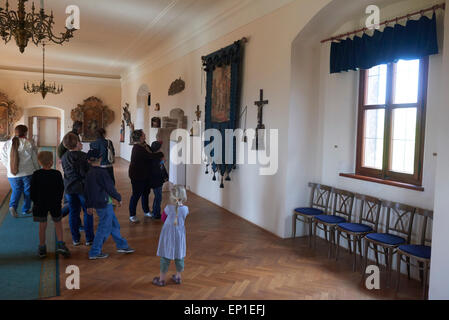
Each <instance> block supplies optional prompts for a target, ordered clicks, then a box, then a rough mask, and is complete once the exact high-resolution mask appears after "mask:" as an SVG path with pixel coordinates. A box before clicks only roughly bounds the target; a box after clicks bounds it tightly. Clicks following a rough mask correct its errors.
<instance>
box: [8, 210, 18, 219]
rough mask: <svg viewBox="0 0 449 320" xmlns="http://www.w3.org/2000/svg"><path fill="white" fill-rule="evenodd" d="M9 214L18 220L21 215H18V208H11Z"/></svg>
mask: <svg viewBox="0 0 449 320" xmlns="http://www.w3.org/2000/svg"><path fill="white" fill-rule="evenodd" d="M9 213H10V214H11V215H12V216H13V217H14V218H17V217H18V216H19V215H18V214H17V210H16V208H13V207H11V208H9Z"/></svg>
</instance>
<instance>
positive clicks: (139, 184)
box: [129, 130, 164, 223]
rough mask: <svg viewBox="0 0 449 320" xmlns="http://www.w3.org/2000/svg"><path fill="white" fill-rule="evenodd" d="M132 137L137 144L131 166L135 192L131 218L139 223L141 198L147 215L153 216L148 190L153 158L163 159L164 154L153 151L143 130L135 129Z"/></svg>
mask: <svg viewBox="0 0 449 320" xmlns="http://www.w3.org/2000/svg"><path fill="white" fill-rule="evenodd" d="M132 139H133V141H134V142H135V143H136V144H135V145H134V147H133V151H132V154H131V164H130V166H129V178H130V179H131V185H132V192H133V193H132V196H131V200H130V201H129V216H130V217H129V220H130V221H131V222H132V223H138V222H139V219H137V217H136V209H137V203H138V202H139V199H140V198H141V202H142V209H143V212H144V213H145V217H151V214H150V208H149V205H148V191H149V181H150V174H151V165H152V160H157V159H159V160H161V159H163V158H164V154H163V153H162V152H157V153H153V152H152V151H151V148H150V146H149V145H148V144H147V143H146V142H145V139H146V136H145V133H144V132H143V131H142V130H136V131H134V132H133V133H132ZM145 194H146V196H145Z"/></svg>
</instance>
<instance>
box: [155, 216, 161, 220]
mask: <svg viewBox="0 0 449 320" xmlns="http://www.w3.org/2000/svg"><path fill="white" fill-rule="evenodd" d="M161 218H162V217H161V216H153V219H154V220H161Z"/></svg>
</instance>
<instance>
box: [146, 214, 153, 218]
mask: <svg viewBox="0 0 449 320" xmlns="http://www.w3.org/2000/svg"><path fill="white" fill-rule="evenodd" d="M145 218H147V219H151V218H153V215H152V214H151V212H148V213H145Z"/></svg>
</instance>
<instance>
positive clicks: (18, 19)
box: [0, 0, 76, 53]
mask: <svg viewBox="0 0 449 320" xmlns="http://www.w3.org/2000/svg"><path fill="white" fill-rule="evenodd" d="M27 1H28V0H19V5H18V10H17V12H16V11H13V10H9V2H8V0H6V6H5V8H2V7H0V36H1V37H2V39H3V40H4V41H5V43H8V42H9V41H10V40H11V39H12V38H13V37H14V39H15V40H16V44H17V46H18V47H19V50H20V52H21V53H23V52H24V51H25V48H26V46H27V45H28V41H29V40H31V41H32V42H33V43H34V44H35V45H36V46H37V45H39V44H40V43H42V42H43V41H45V42H47V43H48V42H53V43H56V44H63V43H64V42H66V41H69V39H70V38H73V32H74V31H75V30H76V29H68V28H67V27H66V31H65V32H64V33H62V32H61V33H60V36H56V35H54V34H53V30H52V29H53V25H54V23H55V22H54V20H53V11H52V12H51V15H50V16H49V15H47V14H46V13H45V10H44V1H43V0H41V9H40V10H39V12H35V11H36V8H35V6H34V2H33V6H32V8H31V12H28V13H27V12H26V11H25V2H27Z"/></svg>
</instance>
